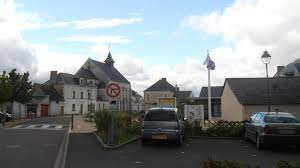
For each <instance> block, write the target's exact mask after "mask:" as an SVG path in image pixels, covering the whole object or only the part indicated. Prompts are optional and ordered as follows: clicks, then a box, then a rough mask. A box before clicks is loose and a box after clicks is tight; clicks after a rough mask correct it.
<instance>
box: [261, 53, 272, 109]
mask: <svg viewBox="0 0 300 168" xmlns="http://www.w3.org/2000/svg"><path fill="white" fill-rule="evenodd" d="M261 60H262V62H263V63H264V64H265V65H266V75H267V90H268V112H270V111H271V107H270V86H269V73H268V64H269V63H270V62H271V55H270V54H269V53H268V51H267V50H265V51H264V53H263V55H262V56H261Z"/></svg>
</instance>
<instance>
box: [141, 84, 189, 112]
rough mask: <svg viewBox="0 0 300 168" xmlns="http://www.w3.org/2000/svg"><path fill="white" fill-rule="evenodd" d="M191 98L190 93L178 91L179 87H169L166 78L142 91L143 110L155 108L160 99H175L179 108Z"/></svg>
mask: <svg viewBox="0 0 300 168" xmlns="http://www.w3.org/2000/svg"><path fill="white" fill-rule="evenodd" d="M192 96H193V95H192V91H180V90H179V87H177V86H175V87H174V86H173V85H171V84H170V83H169V82H168V81H167V78H162V79H160V80H159V81H157V82H156V83H154V84H153V85H152V86H150V87H149V88H147V89H146V90H145V91H144V102H145V110H146V111H147V110H148V109H150V108H152V107H157V105H158V104H157V103H158V99H159V98H161V97H175V98H176V103H177V106H180V104H181V103H184V102H186V100H188V99H190V98H192Z"/></svg>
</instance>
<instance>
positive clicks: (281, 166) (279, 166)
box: [276, 160, 300, 168]
mask: <svg viewBox="0 0 300 168" xmlns="http://www.w3.org/2000/svg"><path fill="white" fill-rule="evenodd" d="M276 168H300V165H298V166H296V165H294V164H292V163H290V162H288V161H286V160H279V161H278V162H277V163H276Z"/></svg>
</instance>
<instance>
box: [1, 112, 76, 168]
mask: <svg viewBox="0 0 300 168" xmlns="http://www.w3.org/2000/svg"><path fill="white" fill-rule="evenodd" d="M69 122H70V119H69V117H47V118H37V119H34V120H31V121H28V122H26V123H25V124H26V125H35V124H41V125H49V124H50V125H51V124H52V125H53V124H62V125H66V124H67V125H68V124H69ZM66 131H67V129H66V128H60V129H47V128H45V129H42V128H40V129H34V128H30V127H29V128H28V127H26V128H17V129H16V128H12V129H0V137H1V138H0V163H1V166H0V167H7V168H22V167H24V168H27V167H30V168H41V167H43V168H50V167H51V168H52V167H53V165H54V162H55V159H56V157H57V154H58V151H59V148H60V145H61V142H62V140H63V136H64V134H65V132H66Z"/></svg>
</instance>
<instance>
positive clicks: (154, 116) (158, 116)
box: [145, 110, 178, 121]
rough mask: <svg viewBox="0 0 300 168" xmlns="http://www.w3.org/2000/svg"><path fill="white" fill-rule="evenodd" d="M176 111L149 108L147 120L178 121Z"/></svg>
mask: <svg viewBox="0 0 300 168" xmlns="http://www.w3.org/2000/svg"><path fill="white" fill-rule="evenodd" d="M177 120H178V118H177V115H176V112H175V111H171V110H170V111H169V110H168V111H166V110H149V111H148V112H147V114H146V117H145V121H177Z"/></svg>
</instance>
